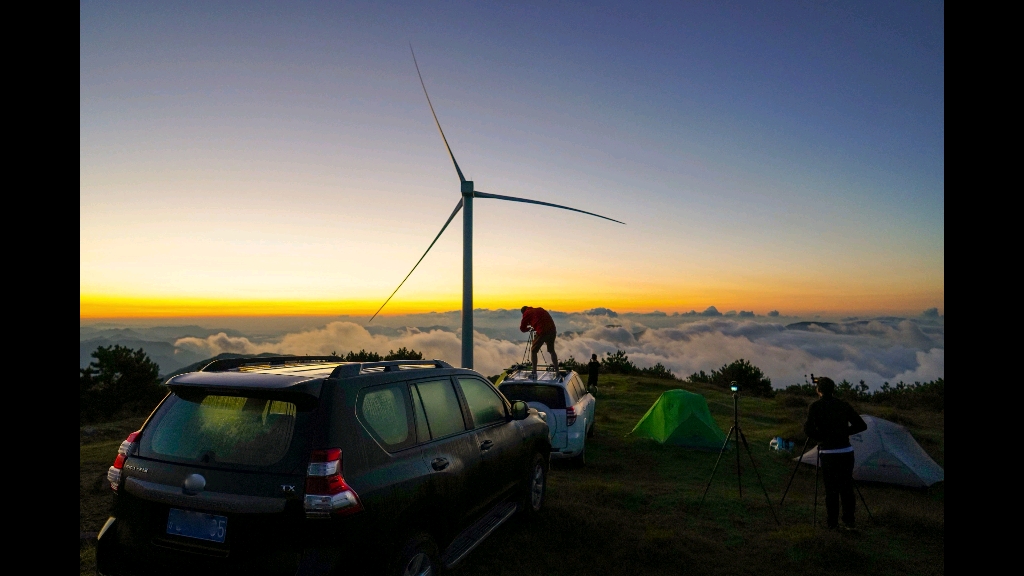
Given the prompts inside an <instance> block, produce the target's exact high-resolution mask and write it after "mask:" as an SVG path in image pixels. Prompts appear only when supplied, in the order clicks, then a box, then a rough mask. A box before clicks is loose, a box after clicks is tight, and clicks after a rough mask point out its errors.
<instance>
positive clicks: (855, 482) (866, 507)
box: [853, 480, 875, 520]
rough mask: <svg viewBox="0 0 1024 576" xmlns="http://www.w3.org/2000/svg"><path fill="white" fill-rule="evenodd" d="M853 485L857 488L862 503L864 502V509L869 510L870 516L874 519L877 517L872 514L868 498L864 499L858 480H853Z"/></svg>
mask: <svg viewBox="0 0 1024 576" xmlns="http://www.w3.org/2000/svg"><path fill="white" fill-rule="evenodd" d="M853 487H854V488H856V489H857V496H860V501H861V503H862V504H864V509H865V510H867V511H868V518H870V519H872V520H874V519H875V517H874V516H872V515H871V508H868V503H867V501H866V500H864V495H863V494H861V492H860V486H859V485H858V484H857V481H856V480H853Z"/></svg>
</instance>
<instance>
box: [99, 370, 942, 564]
mask: <svg viewBox="0 0 1024 576" xmlns="http://www.w3.org/2000/svg"><path fill="white" fill-rule="evenodd" d="M672 388H685V389H687V390H689V391H691V392H696V393H699V394H703V395H704V396H705V398H707V401H708V406H709V408H710V410H711V414H712V416H713V417H714V418H715V419H716V421H717V422H718V424H719V426H720V427H721V428H722V430H723V431H725V432H728V430H729V428H730V427H731V426H732V423H733V403H732V402H733V401H732V397H731V395H730V394H729V393H728V392H725V391H721V390H717V389H712V388H710V387H706V386H702V385H692V384H683V383H681V382H675V381H671V380H659V379H651V378H642V377H632V376H616V375H609V376H602V377H601V383H600V394H599V396H598V404H597V415H596V425H597V429H596V435H595V437H594V438H591V439H589V440H588V446H587V465H586V466H585V467H584V468H581V469H573V468H570V467H568V466H565V465H559V464H557V463H556V464H555V465H554V466H553V467H552V470H551V474H550V477H549V484H548V493H547V502H546V504H545V509H544V511H543V512H542V513H541V515H540V517H539V518H538V519H537V520H536V521H534V522H524V521H521V520H517V521H513V522H510V523H509V524H507V525H506V526H503V527H502V528H500V529H499V530H498V531H497V532H495V533H494V534H493V535H492V536H491V537H490V538H488V539H487V541H485V542H484V543H483V544H481V545H480V547H479V548H477V549H476V550H475V551H474V552H473V553H472V554H470V555H469V557H468V558H467V559H466V560H465V562H464V563H463V564H462V565H461V566H460V567H459V568H457V569H456V570H455V575H453V576H469V575H473V574H488V575H489V576H499V575H512V574H516V575H519V574H531V575H534V574H536V575H577V574H578V575H581V576H583V575H586V576H600V575H621V574H644V575H658V574H674V575H675V574H723V575H725V574H730V575H731V574H752V575H753V574H756V575H758V576H764V575H773V574H778V575H780V576H781V575H791V574H836V575H846V574H849V575H851V576H853V575H854V574H856V575H857V576H861V575H862V574H867V573H870V574H883V575H885V574H893V575H895V574H900V575H905V574H943V573H944V572H945V560H944V558H945V557H944V548H943V545H944V487H943V484H944V483H939V484H937V485H935V486H933V487H932V488H931V489H930V490H910V489H903V488H898V487H893V486H885V485H861V486H860V490H861V492H862V493H863V495H864V498H865V500H867V502H868V505H869V506H870V507H871V512H872V514H873V515H874V520H870V519H868V517H867V514H866V513H865V511H864V508H863V506H859V507H858V509H857V523H858V526H859V528H860V529H861V531H860V533H859V534H846V533H831V532H827V531H825V530H824V529H822V528H821V527H820V523H821V522H823V521H824V496H823V493H821V492H819V501H818V515H819V516H818V518H819V527H818V528H816V529H815V528H812V526H811V515H812V510H813V503H814V469H813V468H811V467H809V466H803V467H802V469H801V470H799V471H798V472H797V474H796V477H795V479H794V481H793V486H792V488H790V491H789V493H788V495H787V496H786V503H785V506H784V507H782V508H781V509H780V508H779V506H778V502H779V498H780V497H781V496H782V492H783V490H784V489H785V487H786V483H787V482H788V481H789V477H790V475H791V474H792V472H793V462H791V461H790V459H789V457H787V456H785V455H780V454H778V453H773V452H771V451H770V450H769V448H768V442H769V441H770V440H771V438H774V437H775V436H784V437H786V438H789V439H795V440H798V443H797V447H798V449H799V446H800V444H801V443H802V442H803V433H802V425H803V421H804V418H805V416H806V413H807V403H806V402H799V401H797V400H794V399H793V398H792V397H787V396H786V395H779V396H778V397H776V398H774V399H764V398H752V397H745V396H742V397H741V398H740V405H739V409H740V426H741V427H742V429H743V432H744V434H745V436H746V438H747V441H748V443H749V446H750V451H751V453H752V455H753V457H754V459H755V461H756V462H757V469H758V470H759V471H760V473H761V478H762V480H763V481H764V484H765V487H766V488H767V491H768V496H769V497H770V498H771V506H772V508H773V509H774V510H775V512H776V514H778V515H779V519H780V521H781V526H777V525H776V524H775V522H774V520H773V519H772V515H771V512H770V511H769V509H768V505H767V503H766V502H765V496H764V493H763V492H762V490H761V487H760V485H759V484H758V482H757V478H756V476H755V474H754V470H753V469H752V468H751V465H750V460H749V458H748V457H747V454H746V452H745V451H742V452H741V454H740V455H741V457H742V460H741V462H742V467H743V468H742V471H743V474H742V480H743V498H742V500H741V499H740V498H739V495H738V492H737V474H736V453H735V451H729V452H727V453H726V454H725V456H723V458H722V462H721V463H720V464H719V467H718V470H717V472H716V473H715V476H714V479H713V481H712V482H711V485H710V490H709V491H708V495H707V499H706V501H705V502H704V505H703V507H701V509H700V510H698V509H697V507H698V504H699V503H700V499H701V495H702V494H703V492H704V489H705V487H706V486H707V485H708V479H709V477H710V475H711V470H712V468H713V467H714V465H715V460H716V459H717V457H718V452H717V451H715V452H699V451H690V450H684V449H681V448H678V447H672V446H661V445H659V444H657V443H655V442H652V441H649V440H644V439H635V438H626V434H628V433H629V431H630V430H632V428H633V426H634V425H635V424H636V423H637V421H638V420H639V419H640V418H641V417H642V416H643V414H644V413H645V412H646V411H647V409H648V408H650V406H651V404H653V403H654V401H655V400H657V398H658V396H659V395H660V394H661V393H662V392H663V391H665V390H668V389H672ZM855 408H856V409H857V410H858V411H859V412H860V413H863V414H873V415H876V416H879V417H881V418H885V419H887V420H892V421H895V422H899V423H901V424H903V425H904V426H906V427H907V428H908V429H909V430H910V431H911V432H912V433H913V435H914V437H915V438H916V439H917V440H918V441H919V442H920V443H921V445H922V447H923V448H924V449H925V450H926V451H927V452H928V453H929V454H930V455H931V457H932V458H933V459H935V461H936V462H938V463H939V465H942V464H943V462H944V458H943V448H944V443H943V438H944V434H943V432H944V421H943V413H941V412H933V411H928V410H914V411H906V410H900V411H897V410H893V409H891V408H888V407H879V406H872V405H857V406H855ZM141 423H142V419H138V420H137V421H134V420H133V421H124V422H121V423H116V424H114V425H110V426H105V427H104V430H109V432H106V434H107V436H102V434H101V433H100V432H94V433H93V435H92V436H91V437H89V438H86V439H83V443H82V447H81V448H82V451H81V470H82V485H81V496H82V505H81V524H82V531H83V532H90V531H93V532H94V531H98V530H99V528H100V527H101V526H102V524H103V522H104V521H105V520H106V507H107V506H109V502H110V488H109V486H107V485H106V482H105V478H106V470H107V467H108V466H110V462H111V461H112V460H113V457H114V454H115V453H116V451H117V446H118V444H119V443H120V441H121V440H122V439H123V438H124V436H125V435H127V433H128V432H130V431H131V430H134V429H135V427H137V426H138V425H140V424H141ZM133 426H134V427H133ZM121 432H123V434H122V433H121ZM98 436H102V437H101V438H97V437H98ZM819 490H823V489H822V488H821V487H820V485H819ZM81 550H82V552H81V559H82V562H81V563H82V574H92V573H93V570H94V568H93V565H94V564H93V563H94V561H93V557H94V554H93V548H92V546H91V544H89V543H85V544H83V545H82V549H81Z"/></svg>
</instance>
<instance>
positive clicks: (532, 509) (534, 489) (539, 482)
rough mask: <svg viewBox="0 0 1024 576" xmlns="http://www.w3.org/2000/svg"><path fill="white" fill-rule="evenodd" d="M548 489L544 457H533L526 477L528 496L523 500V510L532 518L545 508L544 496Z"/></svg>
mask: <svg viewBox="0 0 1024 576" xmlns="http://www.w3.org/2000/svg"><path fill="white" fill-rule="evenodd" d="M547 488H548V467H547V462H545V459H544V456H541V455H540V454H534V455H533V461H532V462H531V464H530V472H529V474H528V475H527V477H526V494H525V496H524V498H523V510H524V511H525V512H526V516H527V517H529V518H532V517H533V516H535V515H536V514H537V513H539V512H540V510H541V508H542V507H543V506H544V496H545V494H546V492H547Z"/></svg>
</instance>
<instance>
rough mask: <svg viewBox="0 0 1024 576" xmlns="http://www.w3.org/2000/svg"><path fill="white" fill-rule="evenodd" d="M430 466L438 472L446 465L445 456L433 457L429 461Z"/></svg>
mask: <svg viewBox="0 0 1024 576" xmlns="http://www.w3.org/2000/svg"><path fill="white" fill-rule="evenodd" d="M430 467H431V468H433V469H434V470H437V471H438V472H440V471H441V470H444V469H445V468H447V467H448V460H447V459H445V458H434V459H433V460H431V462H430Z"/></svg>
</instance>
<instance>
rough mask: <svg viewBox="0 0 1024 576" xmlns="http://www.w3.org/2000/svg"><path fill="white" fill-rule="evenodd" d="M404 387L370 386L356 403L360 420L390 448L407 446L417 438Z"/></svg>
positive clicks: (398, 448) (393, 385)
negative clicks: (413, 429) (414, 433)
mask: <svg viewBox="0 0 1024 576" xmlns="http://www.w3.org/2000/svg"><path fill="white" fill-rule="evenodd" d="M403 388H404V386H401V385H397V384H392V385H389V386H378V387H374V388H367V389H366V390H364V391H363V393H362V394H361V397H360V399H359V403H358V406H357V413H358V415H359V420H360V421H361V422H362V423H363V425H364V426H365V427H366V428H367V430H368V431H369V432H370V433H371V434H372V435H374V436H375V437H376V438H377V440H379V441H380V442H381V443H383V444H385V446H386V447H387V449H388V450H389V451H391V450H400V449H402V448H406V447H408V446H410V445H412V443H413V442H414V441H415V438H414V437H413V435H412V434H411V429H410V428H411V426H410V424H411V421H412V418H411V411H410V410H409V405H408V402H407V400H406V397H405V393H404V390H403Z"/></svg>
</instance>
